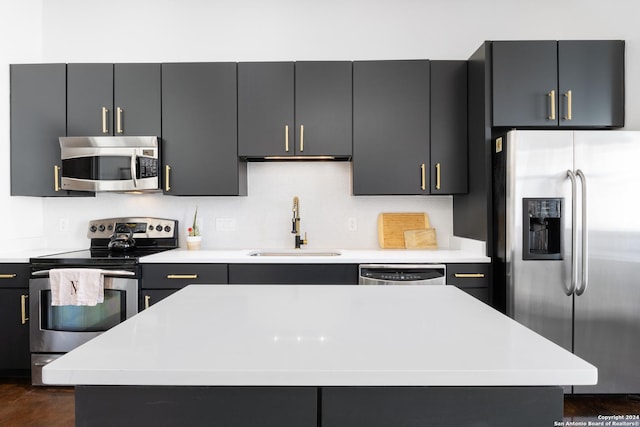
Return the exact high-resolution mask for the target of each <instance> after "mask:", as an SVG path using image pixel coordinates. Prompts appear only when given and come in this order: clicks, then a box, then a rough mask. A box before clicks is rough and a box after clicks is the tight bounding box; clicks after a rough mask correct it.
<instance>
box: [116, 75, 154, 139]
mask: <svg viewBox="0 0 640 427" xmlns="http://www.w3.org/2000/svg"><path fill="white" fill-rule="evenodd" d="M113 71H114V72H113V108H114V114H113V117H114V122H113V124H112V129H113V130H114V132H113V134H114V135H129V136H160V135H161V132H162V120H161V117H162V113H161V108H162V107H161V105H162V103H161V99H162V89H161V82H160V81H161V66H160V64H114V66H113Z"/></svg>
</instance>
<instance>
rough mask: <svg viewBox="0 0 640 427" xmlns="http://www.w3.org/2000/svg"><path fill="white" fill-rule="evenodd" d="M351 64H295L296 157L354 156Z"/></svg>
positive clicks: (327, 62) (325, 62)
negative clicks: (352, 154)
mask: <svg viewBox="0 0 640 427" xmlns="http://www.w3.org/2000/svg"><path fill="white" fill-rule="evenodd" d="M352 80H353V77H352V63H351V62H329V61H324V62H296V65H295V99H296V102H295V119H296V143H295V154H296V155H310V156H337V157H351V150H352V143H351V141H352V119H351V111H352V108H353V102H352V92H353V91H352Z"/></svg>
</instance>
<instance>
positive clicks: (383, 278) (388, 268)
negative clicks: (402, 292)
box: [358, 264, 447, 285]
mask: <svg viewBox="0 0 640 427" xmlns="http://www.w3.org/2000/svg"><path fill="white" fill-rule="evenodd" d="M358 273H359V274H358V283H359V284H360V285H444V284H446V277H447V274H446V266H445V265H442V264H362V265H360V266H359V267H358Z"/></svg>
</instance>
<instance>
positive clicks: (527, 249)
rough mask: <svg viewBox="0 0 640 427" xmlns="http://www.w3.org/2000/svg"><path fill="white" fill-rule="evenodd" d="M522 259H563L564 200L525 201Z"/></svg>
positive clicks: (538, 199)
mask: <svg viewBox="0 0 640 427" xmlns="http://www.w3.org/2000/svg"><path fill="white" fill-rule="evenodd" d="M522 202H523V206H522V213H523V227H522V231H523V233H522V234H523V236H522V237H523V239H522V259H525V260H559V259H562V226H563V224H562V199H561V198H556V199H542V198H528V199H523V200H522Z"/></svg>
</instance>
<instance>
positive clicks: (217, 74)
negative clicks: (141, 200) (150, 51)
mask: <svg viewBox="0 0 640 427" xmlns="http://www.w3.org/2000/svg"><path fill="white" fill-rule="evenodd" d="M236 68H237V67H236V64H235V63H231V62H229V63H184V64H182V63H174V64H162V139H163V146H162V150H163V151H162V153H163V159H164V160H163V164H164V165H165V166H164V170H163V173H164V193H165V194H169V195H177V196H238V195H246V194H247V182H246V173H247V171H246V162H244V161H240V160H239V159H238V108H237V105H238V97H237V75H236Z"/></svg>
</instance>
